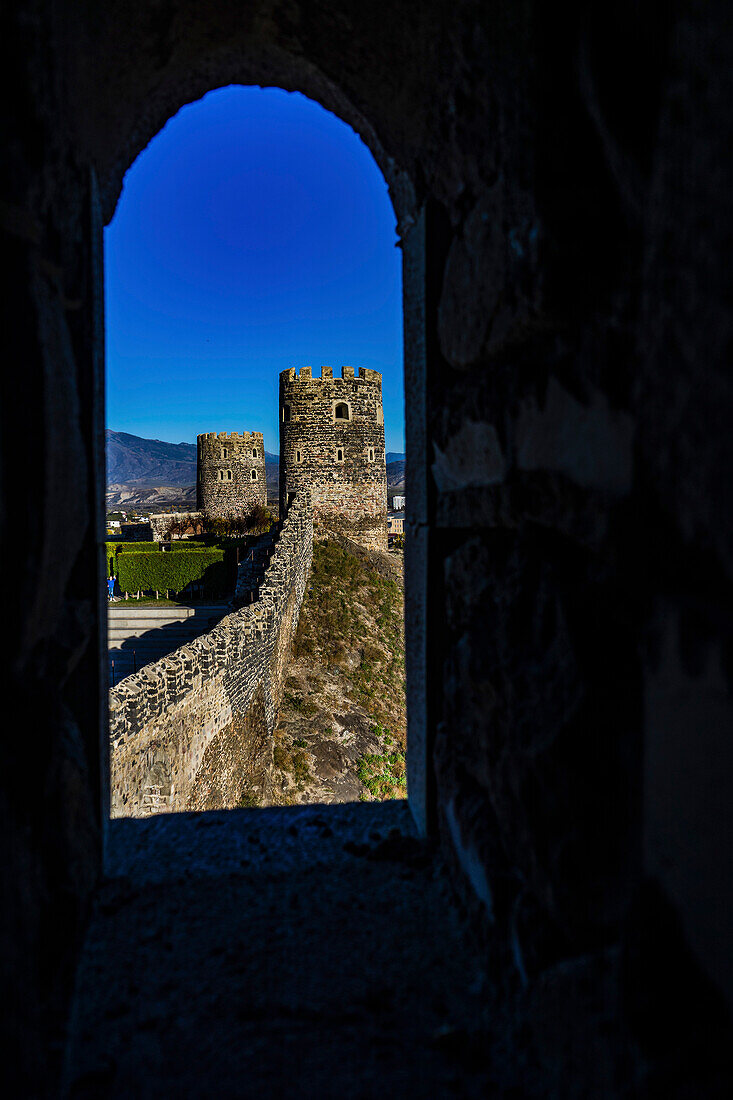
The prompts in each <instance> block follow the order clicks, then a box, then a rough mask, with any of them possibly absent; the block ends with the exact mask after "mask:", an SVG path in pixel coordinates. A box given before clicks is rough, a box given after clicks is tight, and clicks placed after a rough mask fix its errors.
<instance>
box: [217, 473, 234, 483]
mask: <svg viewBox="0 0 733 1100" xmlns="http://www.w3.org/2000/svg"><path fill="white" fill-rule="evenodd" d="M216 480H217V481H231V480H232V471H231V470H217V471H216Z"/></svg>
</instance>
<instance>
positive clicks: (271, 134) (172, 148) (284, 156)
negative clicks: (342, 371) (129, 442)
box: [105, 87, 404, 451]
mask: <svg viewBox="0 0 733 1100" xmlns="http://www.w3.org/2000/svg"><path fill="white" fill-rule="evenodd" d="M396 240H397V236H396V232H395V216H394V211H393V210H392V205H391V202H390V199H389V195H388V192H387V186H386V183H385V182H384V178H383V176H382V174H381V172H380V171H379V168H378V167H377V165H376V163H375V161H374V159H373V157H372V155H371V153H370V152H369V150H368V149H367V147H366V146H365V145H364V143H363V142H362V141H361V139H360V138H359V137H358V136H357V135H356V134H355V133H354V131H353V130H351V129H350V127H348V126H347V125H346V124H345V123H343V122H342V121H341V120H340V119H338V118H336V117H335V116H334V115H332V114H330V113H329V112H327V111H325V110H324V109H323V108H322V107H320V106H319V105H318V104H316V103H314V102H313V101H311V100H308V99H306V98H305V97H304V96H302V95H299V94H291V93H288V92H283V91H281V90H280V89H261V88H243V87H229V88H221V89H219V90H217V91H215V92H210V93H209V94H208V95H207V96H204V98H203V99H201V100H198V101H197V102H196V103H192V104H189V105H188V106H186V107H184V108H183V109H182V110H181V111H179V112H178V114H177V115H175V116H174V117H173V118H172V119H171V120H170V121H169V122H168V123H167V124H166V126H165V127H164V128H163V130H161V132H160V133H159V134H158V135H157V136H156V137H155V138H154V139H153V141H151V143H150V145H149V146H148V147H147V149H144V150H143V152H142V153H141V154H140V156H139V157H138V158H137V160H136V161H135V163H134V164H133V166H132V167H131V168H130V170H129V172H128V173H127V175H126V177H125V183H124V188H123V191H122V196H121V198H120V201H119V204H118V207H117V210H116V212H115V216H114V218H113V220H112V222H111V223H110V225H109V226H108V227H107V229H106V230H105V276H106V277H105V294H106V322H107V323H106V341H107V426H108V427H110V428H112V429H114V430H115V431H124V432H130V433H132V434H133V435H140V436H145V437H147V438H151V439H153V438H154V439H163V440H166V441H169V442H172V443H180V442H191V443H193V442H195V440H196V435H197V434H198V433H199V432H205V431H241V430H248V431H262V432H264V434H265V446H266V448H267V449H268V450H270V451H277V449H278V436H277V400H278V389H277V384H278V372H279V371H281V370H284V369H285V368H286V367H291V366H304V365H308V364H312V365H313V366H314V367H319V366H320V365H321V364H323V363H329V364H331V365H332V366H333V367H335V368H336V367H339V366H340V365H341V364H343V363H349V364H351V365H353V366H355V367H359V366H364V367H372V368H373V369H375V370H379V371H381V372H382V374H383V387H384V419H385V431H386V441H387V450H390V451H403V450H404V427H403V417H404V406H403V402H404V399H403V376H402V297H401V293H402V292H401V262H400V261H401V253H400V250H399V249H398V248H396V247H395V244H396Z"/></svg>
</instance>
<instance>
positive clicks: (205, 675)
mask: <svg viewBox="0 0 733 1100" xmlns="http://www.w3.org/2000/svg"><path fill="white" fill-rule="evenodd" d="M312 555H313V522H312V516H311V509H310V502H309V500H308V496H307V493H305V492H300V493H298V494H297V495H296V496H295V498H294V499H293V500H292V501H291V503H290V507H289V508H288V512H287V516H286V518H285V521H284V523H283V527H282V531H281V534H280V537H279V539H278V541H277V545H276V547H275V552H274V554H273V556H272V559H271V561H270V564H269V567H268V568H267V570H266V573H265V577H264V580H263V583H262V584H261V585H260V589H259V599H258V600H257V601H256V602H255V603H253V604H250V605H249V606H246V607H242V608H240V609H239V610H237V611H234V612H232V613H231V614H230V615H227V616H226V618H224V619H223V620H222V621H221V622H220V623H219V624H218V625H217V626H216V627H214V629H213V630H211V631H210V632H209V633H208V634H205V635H203V636H202V637H200V638H197V639H195V641H193V642H191V643H190V644H188V645H184V646H181V648H180V649H178V650H176V652H175V653H173V654H171V655H169V656H168V657H165V658H163V659H162V660H160V661H156V662H155V663H154V664H151V665H147V666H146V667H145V668H143V669H141V671H140V672H138V673H136V674H135V675H133V676H128V677H126V679H124V680H123V681H122V682H121V683H120V684H119V685H118V686H117V687H116V688H113V689H112V691H111V692H110V697H109V709H110V758H111V779H110V788H111V790H110V800H111V814H112V816H113V817H144V816H146V815H148V814H151V813H158V812H162V811H175V810H186V809H230V808H232V807H234V806H238V805H241V804H252V803H256V802H259V801H261V800H262V799H263V797H266V796H267V794H268V790H269V783H270V770H271V765H272V744H273V741H272V735H273V730H274V725H275V719H276V716H277V708H278V704H279V700H280V695H281V689H282V678H283V668H284V665H285V661H286V660H287V655H288V651H289V648H290V643H291V640H292V637H293V634H294V632H295V628H296V626H297V622H298V612H299V611H300V605H301V603H302V600H303V595H304V593H305V586H306V582H307V579H308V574H309V571H310V564H311V558H312Z"/></svg>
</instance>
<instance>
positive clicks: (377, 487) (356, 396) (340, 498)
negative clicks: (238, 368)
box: [280, 367, 387, 550]
mask: <svg viewBox="0 0 733 1100" xmlns="http://www.w3.org/2000/svg"><path fill="white" fill-rule="evenodd" d="M321 370H322V375H321V377H320V378H318V377H316V378H313V374H312V368H311V367H301V369H300V372H299V373H298V372H296V370H295V369H294V368H293V367H291V368H290V369H288V370H286V371H281V373H280V507H281V509H282V508H284V507H285V506H286V504H287V499H288V494H289V493H292V492H295V491H297V490H298V489H305V490H306V491H307V492H309V493H310V498H311V503H312V506H313V520H314V526H315V530H316V534H317V535H318V534H319V532H320V531H322V530H323V531H326V530H338V531H346V532H348V533H349V534H351V535H352V537H354V538H356V539H357V541H359V542H360V543H361V544H362V545H364V546H369V547H371V548H372V549H375V550H386V549H387V466H386V457H385V450H384V412H383V409H382V376H381V374H380V373H379V371H375V370H369V369H368V368H366V367H359V373H358V375H356V376H355V375H354V368H353V367H342V368H341V370H342V377H340V378H334V377H333V369H332V368H331V367H322V368H321ZM339 405H346V406H347V409H348V419H344V418H339V417H337V416H336V408H337V406H339ZM339 454H340V455H341V458H339V457H338V456H339Z"/></svg>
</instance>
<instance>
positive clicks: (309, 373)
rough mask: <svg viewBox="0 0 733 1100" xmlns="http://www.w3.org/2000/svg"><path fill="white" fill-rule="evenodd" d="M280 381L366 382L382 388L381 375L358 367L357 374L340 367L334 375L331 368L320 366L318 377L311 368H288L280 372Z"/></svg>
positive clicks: (348, 368) (345, 367) (375, 371)
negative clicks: (338, 371) (339, 370)
mask: <svg viewBox="0 0 733 1100" xmlns="http://www.w3.org/2000/svg"><path fill="white" fill-rule="evenodd" d="M280 380H281V381H285V382H335V383H339V382H352V381H353V382H368V383H371V384H372V385H377V386H379V387H380V389H381V386H382V375H381V374H380V373H379V371H378V370H372V369H371V368H370V367H359V371H358V374H357V373H355V371H354V368H353V367H349V366H342V367H341V374H340V375H335V374H334V372H333V367H328V366H322V367H321V373H320V375H318V374H314V373H313V367H300V369H298V368H297V367H288V369H287V370H283V371H280Z"/></svg>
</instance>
